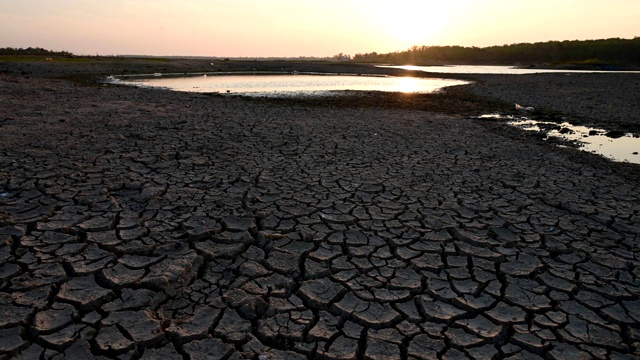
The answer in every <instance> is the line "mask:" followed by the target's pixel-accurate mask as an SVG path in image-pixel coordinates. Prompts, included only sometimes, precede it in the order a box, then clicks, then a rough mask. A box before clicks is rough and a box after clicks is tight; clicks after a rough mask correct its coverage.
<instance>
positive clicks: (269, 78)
mask: <svg viewBox="0 0 640 360" xmlns="http://www.w3.org/2000/svg"><path fill="white" fill-rule="evenodd" d="M119 83H121V84H130V85H136V86H143V87H160V88H168V89H171V90H177V91H188V92H218V93H230V94H240V95H251V96H299V95H300V94H301V93H302V94H316V95H327V94H330V93H331V92H334V91H339V90H360V91H389V92H405V93H430V92H435V91H438V90H440V89H442V88H445V87H447V86H454V85H464V84H468V83H469V82H467V81H462V80H453V79H427V78H425V79H422V78H415V77H390V76H364V75H362V76H359V75H301V74H298V75H284V74H278V75H254V74H251V75H198V76H189V77H175V76H163V75H161V74H156V76H155V77H153V78H121V80H120V81H119Z"/></svg>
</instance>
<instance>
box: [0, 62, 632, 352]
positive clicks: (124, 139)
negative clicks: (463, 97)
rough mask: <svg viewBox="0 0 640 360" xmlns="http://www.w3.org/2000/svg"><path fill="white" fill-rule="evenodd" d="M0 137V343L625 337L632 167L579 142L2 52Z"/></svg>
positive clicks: (194, 348) (41, 346)
mask: <svg viewBox="0 0 640 360" xmlns="http://www.w3.org/2000/svg"><path fill="white" fill-rule="evenodd" d="M434 101H436V100H434ZM472 105H473V102H472V101H470V102H469V103H468V104H466V105H465V106H469V107H472ZM480 105H481V104H480V103H479V104H478V106H480ZM485 105H486V104H485ZM485 105H482V106H485ZM438 109H440V108H438ZM456 112H457V111H449V113H456ZM0 144H1V145H0V237H1V240H2V244H1V245H0V281H1V282H0V303H1V304H2V305H1V306H0V312H1V315H2V316H0V354H2V355H0V357H4V358H18V359H38V358H46V359H49V358H54V359H84V358H94V357H103V358H121V359H130V358H133V359H139V358H141V359H204V358H207V359H298V358H300V359H302V358H323V359H396V358H397V359H466V358H470V359H491V358H494V359H540V358H541V359H571V360H574V359H589V358H597V359H632V358H638V357H640V350H639V349H638V346H639V344H640V343H639V342H640V279H639V276H640V249H639V241H640V205H639V204H640V186H639V185H640V184H639V183H640V181H638V178H637V177H634V174H635V173H634V172H633V171H627V170H625V169H627V168H625V167H622V165H620V166H617V165H615V164H608V163H606V162H604V161H602V162H600V161H589V159H591V158H592V157H593V155H590V154H582V155H581V154H575V152H573V151H571V150H565V149H557V148H554V147H552V146H549V145H548V144H545V143H543V142H541V141H539V140H536V139H535V138H534V137H527V136H522V137H518V136H517V135H513V134H512V133H511V132H509V131H504V132H502V131H501V130H500V129H499V128H498V127H496V126H492V125H487V124H484V123H482V122H479V121H477V120H470V119H467V118H465V117H463V116H459V115H444V114H442V113H435V112H430V111H424V110H419V109H415V108H393V106H384V107H375V106H372V105H371V104H369V105H367V106H363V107H359V106H346V105H344V104H341V103H339V102H337V103H331V102H329V104H328V105H327V106H319V105H318V104H317V103H305V102H300V103H296V102H295V101H294V102H291V101H287V102H281V101H268V100H251V99H244V98H239V97H231V96H230V97H227V96H216V95H204V94H187V93H172V92H168V91H160V90H142V89H136V88H127V87H113V86H104V87H97V86H93V87H86V86H79V85H77V84H74V83H71V82H68V81H66V80H56V79H49V78H43V77H37V76H31V77H24V76H19V75H16V74H12V73H6V74H4V75H0ZM628 168H629V169H630V168H631V167H628Z"/></svg>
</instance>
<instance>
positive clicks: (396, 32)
mask: <svg viewBox="0 0 640 360" xmlns="http://www.w3.org/2000/svg"><path fill="white" fill-rule="evenodd" d="M379 21H380V24H381V28H382V29H383V30H384V32H385V34H386V36H387V37H388V38H389V40H391V41H393V42H395V43H397V46H398V47H399V49H402V48H403V47H404V48H406V47H410V46H413V45H428V44H429V43H430V42H432V41H433V39H434V38H435V37H437V36H438V34H439V33H440V32H442V31H443V30H444V28H445V26H446V25H447V23H448V21H449V16H448V11H447V8H446V7H445V5H443V4H438V3H436V2H424V3H422V2H421V3H418V2H414V1H402V2H400V4H399V6H398V5H396V4H395V3H394V6H387V7H384V8H383V9H380V11H379Z"/></svg>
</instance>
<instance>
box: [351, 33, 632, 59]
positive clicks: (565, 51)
mask: <svg viewBox="0 0 640 360" xmlns="http://www.w3.org/2000/svg"><path fill="white" fill-rule="evenodd" d="M352 61H356V62H384V63H398V64H400V63H402V64H405V63H412V64H420V63H465V64H523V63H536V64H540V63H583V64H594V65H599V64H619V65H622V64H640V37H635V38H633V39H620V38H612V39H601V40H567V41H547V42H537V43H520V44H511V45H502V46H489V47H484V48H480V47H464V46H413V47H411V48H409V49H407V50H405V51H396V52H391V53H386V54H378V53H376V52H372V53H366V54H356V55H354V56H353V58H352Z"/></svg>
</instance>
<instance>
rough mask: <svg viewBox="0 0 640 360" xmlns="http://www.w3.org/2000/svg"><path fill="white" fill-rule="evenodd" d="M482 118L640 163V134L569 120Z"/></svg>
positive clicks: (589, 150) (615, 157)
mask: <svg viewBox="0 0 640 360" xmlns="http://www.w3.org/2000/svg"><path fill="white" fill-rule="evenodd" d="M480 118H481V119H504V120H508V121H507V124H509V125H511V126H515V127H518V128H520V129H522V130H525V131H537V132H544V133H545V134H546V136H547V139H548V138H558V139H562V140H566V141H569V142H573V143H574V144H576V145H577V146H578V149H580V150H582V151H586V152H590V153H593V154H598V155H601V156H604V157H606V158H609V159H611V160H614V161H619V162H628V163H634V164H640V137H639V136H640V135H638V134H633V133H613V132H609V131H607V130H604V129H597V128H592V127H586V126H579V125H573V124H570V123H568V122H563V123H554V122H549V121H537V120H531V119H527V118H514V117H510V116H501V115H493V114H489V115H483V116H480Z"/></svg>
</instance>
